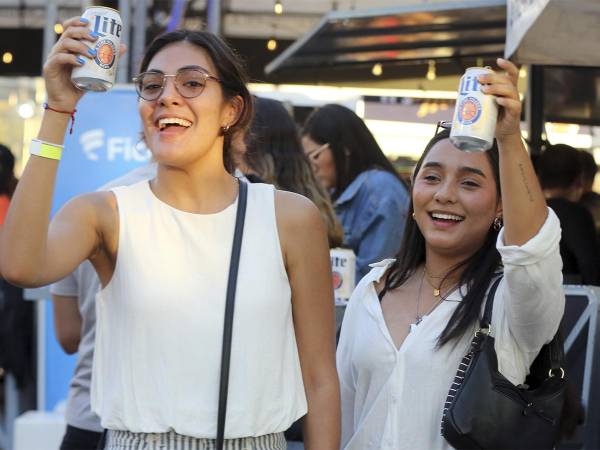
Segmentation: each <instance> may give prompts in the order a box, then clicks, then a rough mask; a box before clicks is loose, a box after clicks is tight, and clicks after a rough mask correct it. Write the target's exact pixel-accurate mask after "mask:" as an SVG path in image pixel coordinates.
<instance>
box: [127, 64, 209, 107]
mask: <svg viewBox="0 0 600 450" xmlns="http://www.w3.org/2000/svg"><path fill="white" fill-rule="evenodd" d="M169 77H172V78H173V82H174V83H175V89H176V90H177V92H179V94H180V95H181V96H182V97H185V98H194V97H198V96H199V95H200V94H202V91H203V90H204V87H205V86H206V83H207V81H208V80H213V81H216V82H217V83H220V82H221V80H219V79H218V78H217V77H213V76H212V75H209V74H208V73H206V72H204V71H202V70H199V69H193V68H185V69H180V70H178V71H177V73H176V74H174V75H166V74H164V73H162V72H154V71H150V72H143V73H140V74H139V75H138V76H137V77H134V78H133V82H134V83H135V89H136V91H137V93H138V96H139V97H140V98H142V99H144V100H147V101H153V100H156V99H157V98H159V97H160V96H161V94H162V93H163V91H164V89H165V84H166V82H167V78H169Z"/></svg>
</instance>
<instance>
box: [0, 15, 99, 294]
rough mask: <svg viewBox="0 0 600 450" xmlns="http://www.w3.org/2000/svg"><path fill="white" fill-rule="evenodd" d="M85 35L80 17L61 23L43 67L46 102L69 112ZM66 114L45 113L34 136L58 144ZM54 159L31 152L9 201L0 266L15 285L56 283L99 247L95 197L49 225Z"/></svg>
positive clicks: (76, 93) (73, 102)
mask: <svg viewBox="0 0 600 450" xmlns="http://www.w3.org/2000/svg"><path fill="white" fill-rule="evenodd" d="M82 39H87V40H90V41H91V40H93V39H92V38H91V37H89V31H88V30H87V28H85V27H83V26H81V23H80V22H79V18H74V19H70V20H68V21H66V22H65V32H64V33H63V35H62V36H61V38H60V39H59V41H58V42H57V43H56V45H55V46H54V48H53V49H52V52H51V54H50V56H49V57H48V61H47V62H46V64H45V66H44V79H45V82H46V90H47V93H48V104H49V105H50V106H51V107H53V108H55V109H59V110H63V111H72V110H73V109H75V107H76V105H77V102H78V101H79V99H80V98H81V95H82V92H81V91H78V90H77V89H76V88H75V87H74V86H73V85H72V84H71V82H70V74H71V69H72V67H73V66H75V65H80V64H79V63H78V62H77V59H76V54H80V55H85V56H87V57H89V56H90V55H89V54H88V53H87V46H86V45H85V44H84V42H83V41H82ZM69 119H70V118H69V116H68V115H67V114H61V113H56V112H53V111H46V112H45V114H44V116H43V118H42V124H41V128H40V131H39V133H38V139H40V140H42V141H46V142H50V143H53V144H62V143H63V141H64V135H65V131H66V127H67V124H68V121H69ZM57 168H58V161H56V160H53V159H47V158H42V157H38V156H32V157H31V158H30V159H29V161H28V163H27V167H26V168H25V171H24V173H23V176H22V177H21V180H20V182H19V185H18V187H17V190H16V192H15V194H14V196H13V199H12V201H11V205H10V208H9V211H8V214H7V217H6V221H5V224H4V229H3V232H2V236H1V243H0V267H1V269H2V272H3V274H4V276H5V277H6V278H7V279H8V280H9V281H12V282H13V283H15V284H18V285H21V286H28V287H35V286H41V285H44V284H48V283H50V282H53V281H56V280H58V279H60V278H62V277H64V276H66V275H67V274H68V273H70V272H71V271H72V270H74V269H75V268H76V267H77V265H78V264H79V263H80V262H81V261H83V260H84V259H85V258H87V257H89V256H90V255H91V254H92V252H93V251H94V249H95V248H96V247H97V246H98V245H99V236H100V234H101V233H100V232H99V229H98V210H97V206H98V204H99V203H98V200H99V199H100V197H101V196H97V195H96V197H93V196H90V197H82V198H79V199H76V200H75V201H73V202H71V203H70V204H69V205H67V207H65V208H64V209H63V210H62V211H61V212H60V213H59V214H57V216H56V218H55V219H54V220H53V222H52V225H50V223H49V217H50V210H51V205H52V196H53V192H54V185H55V180H56V171H57Z"/></svg>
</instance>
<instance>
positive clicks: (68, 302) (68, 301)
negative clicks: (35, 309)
mask: <svg viewBox="0 0 600 450" xmlns="http://www.w3.org/2000/svg"><path fill="white" fill-rule="evenodd" d="M52 305H53V308H54V310H53V313H54V332H55V334H56V339H57V340H58V343H59V344H60V346H61V347H62V349H63V350H64V351H65V353H67V354H69V355H71V354H73V353H75V352H76V351H77V349H78V348H79V341H80V340H81V314H80V313H79V305H78V303H77V297H70V296H65V295H52Z"/></svg>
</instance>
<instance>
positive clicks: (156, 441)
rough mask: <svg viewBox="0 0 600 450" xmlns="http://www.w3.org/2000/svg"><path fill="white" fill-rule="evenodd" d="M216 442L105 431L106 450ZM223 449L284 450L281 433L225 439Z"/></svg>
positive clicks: (207, 449)
mask: <svg viewBox="0 0 600 450" xmlns="http://www.w3.org/2000/svg"><path fill="white" fill-rule="evenodd" d="M215 446H216V441H215V439H201V438H194V437H190V436H183V435H181V434H177V433H175V432H174V431H170V432H168V433H133V432H131V431H115V430H108V433H107V436H106V446H105V447H104V449H105V450H214V449H215ZM223 448H224V450H286V448H287V444H286V440H285V437H284V436H283V433H273V434H266V435H264V436H258V437H247V438H240V439H227V440H225V445H224V446H223Z"/></svg>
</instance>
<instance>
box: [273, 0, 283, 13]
mask: <svg viewBox="0 0 600 450" xmlns="http://www.w3.org/2000/svg"><path fill="white" fill-rule="evenodd" d="M273 12H274V13H275V14H277V15H278V16H279V15H281V14H283V5H282V4H281V0H275V4H274V5H273Z"/></svg>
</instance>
